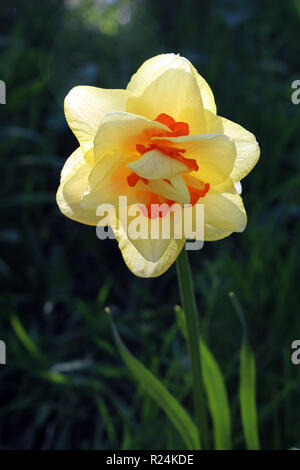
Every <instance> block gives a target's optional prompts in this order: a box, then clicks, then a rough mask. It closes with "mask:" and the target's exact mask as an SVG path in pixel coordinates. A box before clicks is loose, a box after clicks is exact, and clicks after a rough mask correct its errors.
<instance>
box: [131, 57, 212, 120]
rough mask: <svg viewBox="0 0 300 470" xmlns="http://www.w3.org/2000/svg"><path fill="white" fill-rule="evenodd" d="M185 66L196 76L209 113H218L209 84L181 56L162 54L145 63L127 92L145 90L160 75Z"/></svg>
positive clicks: (133, 78) (134, 76)
mask: <svg viewBox="0 0 300 470" xmlns="http://www.w3.org/2000/svg"><path fill="white" fill-rule="evenodd" d="M183 64H184V65H186V64H188V66H190V68H191V70H192V71H193V73H194V74H195V77H196V80H197V83H198V86H199V90H200V94H201V98H202V102H203V105H204V107H205V108H206V109H208V110H209V111H212V112H213V113H216V105H215V100H214V95H213V93H212V91H211V89H210V87H209V85H208V83H207V82H206V81H205V80H204V78H203V77H202V76H201V75H200V74H199V73H198V72H197V70H196V68H195V67H194V66H193V65H192V64H191V63H190V62H189V61H188V60H187V59H185V58H184V57H180V55H179V54H160V55H158V56H155V57H152V58H151V59H149V60H147V61H146V62H144V63H143V65H142V66H141V67H140V68H139V69H138V71H137V72H136V73H135V74H134V75H133V76H132V77H131V80H130V82H129V83H128V85H127V90H130V91H135V90H136V89H138V88H144V87H145V86H146V85H147V84H149V83H150V82H151V81H152V80H154V79H155V78H156V77H157V76H158V75H160V74H161V73H162V71H165V70H167V69H168V68H172V67H175V66H177V67H182V66H183Z"/></svg>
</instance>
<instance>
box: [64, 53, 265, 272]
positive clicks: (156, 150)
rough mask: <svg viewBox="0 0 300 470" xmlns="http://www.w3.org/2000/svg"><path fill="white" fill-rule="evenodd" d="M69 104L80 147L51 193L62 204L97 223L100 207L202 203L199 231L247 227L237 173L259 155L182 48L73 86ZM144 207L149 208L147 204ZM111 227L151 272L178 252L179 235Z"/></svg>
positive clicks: (129, 259) (141, 268)
mask: <svg viewBox="0 0 300 470" xmlns="http://www.w3.org/2000/svg"><path fill="white" fill-rule="evenodd" d="M65 114H66V119H67V121H68V123H69V126H70V128H71V130H72V131H73V132H74V134H75V136H76V137H77V139H78V141H79V147H78V148H77V150H75V152H74V153H73V154H72V155H71V156H70V157H69V158H68V160H67V161H66V163H65V165H64V168H63V170H62V173H61V183H60V186H59V189H58V192H57V203H58V205H59V208H60V210H61V212H62V213H63V214H65V215H66V216H67V217H69V218H71V219H73V220H76V221H78V222H81V223H84V224H88V225H95V226H96V225H97V224H98V223H99V217H98V216H97V213H96V211H97V207H98V206H99V205H100V204H104V203H105V204H111V205H112V206H114V207H116V208H118V205H119V196H120V195H122V196H124V195H125V196H126V197H127V201H128V204H133V205H134V204H135V205H139V204H140V205H141V204H143V205H144V206H143V207H144V212H143V213H144V216H145V217H148V218H151V217H153V215H152V213H151V207H152V205H153V204H155V203H165V204H167V206H168V207H170V208H171V207H172V205H173V204H174V203H179V204H181V205H185V204H191V205H192V206H193V207H194V208H195V207H196V205H197V204H203V205H204V240H205V241H209V240H219V239H222V238H224V237H227V236H228V235H230V234H231V233H232V232H242V231H243V230H244V229H245V226H246V222H247V217H246V212H245V209H244V205H243V202H242V198H241V196H240V192H241V184H240V181H241V179H242V178H244V177H245V176H246V175H247V174H248V173H249V171H251V169H252V168H253V167H254V165H255V164H256V162H257V160H258V158H259V147H258V144H257V142H256V139H255V136H254V135H253V134H251V133H250V132H248V131H247V130H245V129H244V128H243V127H241V126H240V125H238V124H235V123H233V122H231V121H229V120H227V119H225V118H222V117H220V116H218V115H217V114H216V105H215V101H214V97H213V93H212V91H211V89H210V87H209V86H208V84H207V83H206V81H205V80H204V79H203V78H202V77H201V75H199V74H198V72H197V71H196V69H195V68H194V67H193V65H192V64H191V63H190V62H189V61H188V60H187V59H185V58H183V57H180V56H179V55H175V54H162V55H159V56H157V57H153V58H151V59H150V60H148V61H146V62H145V63H144V64H143V65H142V66H141V67H140V68H139V70H138V71H137V72H136V73H135V74H134V75H133V77H132V78H131V80H130V82H129V84H128V86H127V88H126V90H106V89H101V88H96V87H92V86H77V87H75V88H73V89H72V90H71V91H70V93H69V94H68V95H67V97H66V99H65ZM145 208H146V210H145ZM111 225H112V228H113V230H114V232H115V235H116V238H117V239H118V241H119V247H120V249H121V252H122V255H123V258H124V260H125V262H126V264H127V266H128V267H129V269H130V270H131V271H132V272H133V273H134V274H136V275H138V276H141V277H155V276H159V275H160V274H162V273H163V272H165V271H166V270H167V269H168V268H169V267H170V265H171V264H172V263H173V262H174V261H175V260H176V258H177V256H178V255H179V253H180V251H181V249H182V247H183V245H184V243H185V237H182V238H181V239H176V238H175V237H174V236H173V235H172V234H171V236H170V238H169V239H167V240H166V239H162V238H161V239H151V238H148V239H136V240H135V239H132V238H130V236H129V234H128V233H127V231H126V228H124V226H123V225H122V221H120V220H116V221H115V223H112V224H111Z"/></svg>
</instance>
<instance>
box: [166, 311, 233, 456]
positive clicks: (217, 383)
mask: <svg viewBox="0 0 300 470" xmlns="http://www.w3.org/2000/svg"><path fill="white" fill-rule="evenodd" d="M175 314H176V318H177V322H178V325H179V328H180V330H181V331H182V334H183V336H184V337H186V335H187V332H186V322H185V315H184V311H183V310H182V309H181V308H180V307H179V306H176V307H175ZM200 354H201V364H202V374H203V381H204V387H205V391H206V394H207V398H208V406H209V410H210V413H211V417H212V421H213V429H214V442H215V449H218V450H223V449H224V450H227V449H230V448H231V419H230V408H229V402H228V396H227V391H226V386H225V381H224V378H223V375H222V372H221V369H220V367H219V365H218V363H217V361H216V359H215V358H214V356H213V354H212V353H211V352H210V350H209V349H208V347H207V346H206V344H205V342H204V341H203V339H200Z"/></svg>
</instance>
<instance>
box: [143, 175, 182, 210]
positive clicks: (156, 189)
mask: <svg viewBox="0 0 300 470" xmlns="http://www.w3.org/2000/svg"><path fill="white" fill-rule="evenodd" d="M170 182H171V184H170V183H168V182H167V181H164V180H149V181H148V183H145V182H143V181H141V180H139V181H138V182H137V184H136V185H135V189H137V190H138V191H147V192H150V193H154V194H158V195H160V196H163V197H165V198H166V199H169V200H170V201H176V202H179V203H180V204H189V202H190V194H189V192H188V190H187V187H186V184H185V182H184V179H183V178H182V176H181V175H177V176H176V177H173V178H171V179H170ZM172 183H173V184H172Z"/></svg>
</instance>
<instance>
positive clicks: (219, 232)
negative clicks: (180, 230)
mask: <svg viewBox="0 0 300 470" xmlns="http://www.w3.org/2000/svg"><path fill="white" fill-rule="evenodd" d="M231 234H232V231H231V230H224V229H222V228H220V227H214V226H213V225H210V224H205V225H204V237H205V238H204V239H205V241H207V242H213V241H217V240H222V238H226V237H228V236H229V235H231Z"/></svg>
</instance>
